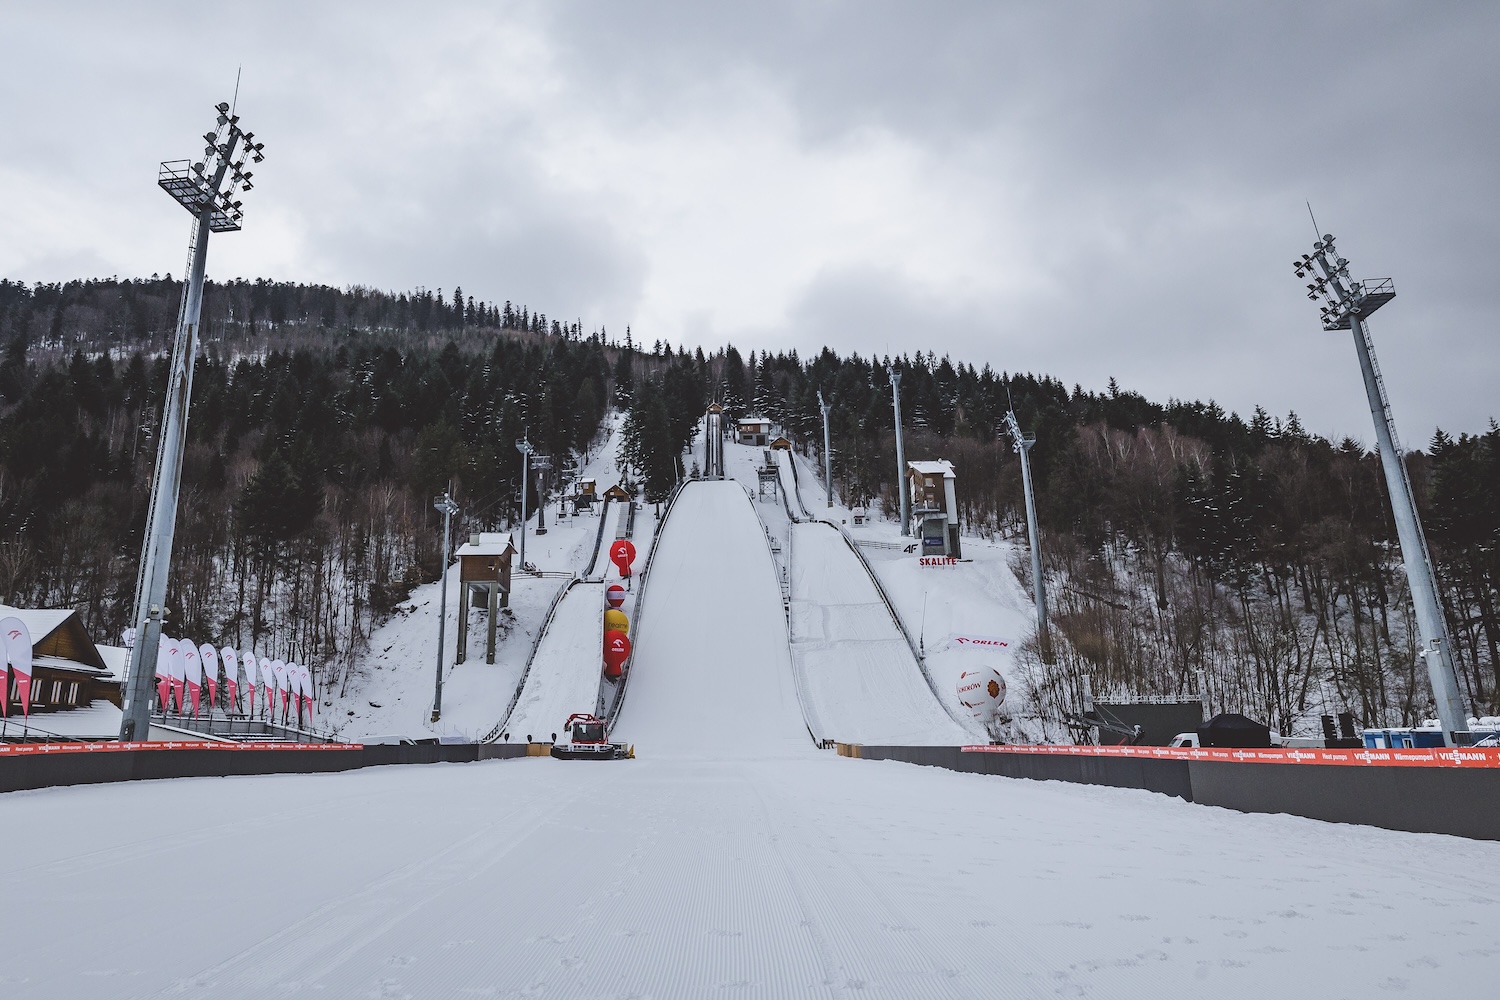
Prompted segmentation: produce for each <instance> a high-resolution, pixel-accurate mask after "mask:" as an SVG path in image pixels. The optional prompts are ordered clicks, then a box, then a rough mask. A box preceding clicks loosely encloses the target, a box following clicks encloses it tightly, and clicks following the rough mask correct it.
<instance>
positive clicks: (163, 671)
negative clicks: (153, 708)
mask: <svg viewBox="0 0 1500 1000" xmlns="http://www.w3.org/2000/svg"><path fill="white" fill-rule="evenodd" d="M170 697H172V657H171V654H170V653H169V651H168V650H167V637H166V636H164V635H163V636H158V637H157V641H156V704H157V705H159V706H160V707H161V710H162V714H163V715H165V714H166V711H167V699H168V698H170Z"/></svg>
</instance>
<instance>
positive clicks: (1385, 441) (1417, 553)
mask: <svg viewBox="0 0 1500 1000" xmlns="http://www.w3.org/2000/svg"><path fill="white" fill-rule="evenodd" d="M1292 267H1293V269H1295V271H1296V272H1297V277H1299V278H1306V277H1311V278H1312V279H1313V280H1312V281H1311V282H1310V283H1309V284H1308V286H1307V297H1308V298H1309V299H1311V300H1312V301H1314V302H1317V301H1319V300H1320V299H1321V300H1322V302H1323V305H1322V306H1320V307H1319V308H1318V313H1319V316H1320V317H1321V318H1322V320H1323V329H1324V330H1328V331H1330V332H1332V331H1334V330H1348V331H1350V332H1351V333H1352V334H1353V335H1354V352H1355V354H1356V355H1358V357H1359V370H1360V373H1361V374H1362V375H1363V376H1364V381H1365V395H1366V397H1367V398H1368V399H1369V402H1370V416H1372V417H1373V418H1374V419H1375V440H1376V441H1377V442H1378V443H1379V446H1380V464H1381V466H1382V467H1383V468H1384V469H1385V485H1386V489H1387V490H1388V491H1389V492H1390V495H1391V513H1392V514H1394V515H1395V518H1396V534H1397V537H1399V538H1400V540H1401V558H1402V560H1403V561H1404V562H1405V564H1406V579H1407V581H1408V583H1410V585H1411V599H1412V605H1413V607H1414V609H1415V611H1416V617H1417V627H1418V628H1419V629H1421V635H1420V636H1419V639H1420V642H1419V644H1418V646H1419V655H1420V656H1421V657H1422V658H1423V659H1424V660H1426V661H1427V674H1428V677H1429V678H1430V679H1431V681H1432V696H1433V699H1434V700H1435V701H1436V702H1437V712H1438V720H1439V721H1440V722H1441V723H1442V726H1443V742H1444V743H1446V744H1447V745H1449V746H1452V745H1453V744H1454V742H1455V738H1454V734H1455V733H1460V732H1466V731H1467V730H1468V728H1469V724H1468V713H1467V712H1465V710H1464V703H1463V695H1462V694H1461V693H1460V689H1459V686H1458V671H1457V670H1456V669H1454V665H1453V649H1452V647H1453V644H1452V642H1451V641H1450V639H1449V637H1448V622H1447V620H1446V619H1445V618H1444V616H1443V605H1442V603H1441V602H1440V601H1439V599H1438V592H1437V578H1436V574H1435V573H1434V572H1433V569H1432V556H1431V555H1430V554H1429V553H1428V551H1427V536H1426V535H1424V534H1423V532H1422V522H1421V520H1419V519H1418V517H1417V505H1416V501H1415V500H1414V499H1413V497H1412V490H1411V479H1410V477H1409V476H1408V475H1407V472H1406V462H1405V461H1404V460H1403V458H1402V454H1401V442H1400V439H1399V438H1397V437H1396V420H1395V418H1394V417H1393V416H1392V415H1391V402H1390V399H1389V397H1388V396H1387V395H1386V392H1385V379H1384V378H1382V377H1381V374H1380V364H1379V362H1377V361H1376V360H1375V342H1374V341H1372V340H1371V339H1370V328H1369V327H1368V326H1367V325H1366V324H1365V320H1367V319H1368V318H1369V317H1370V314H1371V313H1373V312H1374V311H1375V310H1377V309H1379V308H1380V307H1381V306H1383V305H1385V304H1386V303H1387V302H1389V301H1391V299H1394V298H1395V297H1396V289H1395V286H1394V285H1393V284H1392V283H1391V279H1390V278H1379V279H1375V278H1372V279H1368V280H1366V281H1351V280H1350V279H1349V262H1348V261H1347V260H1345V259H1344V258H1343V257H1340V256H1339V255H1338V251H1337V250H1336V249H1334V245H1333V237H1332V236H1327V235H1325V236H1324V237H1323V238H1322V239H1321V240H1318V241H1317V242H1316V243H1314V244H1313V252H1312V253H1310V254H1303V255H1302V257H1301V258H1300V259H1298V260H1295V261H1293V262H1292Z"/></svg>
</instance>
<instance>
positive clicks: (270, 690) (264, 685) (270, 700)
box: [261, 657, 276, 718]
mask: <svg viewBox="0 0 1500 1000" xmlns="http://www.w3.org/2000/svg"><path fill="white" fill-rule="evenodd" d="M261 694H264V696H266V715H267V718H270V717H273V715H275V712H276V670H275V669H273V667H272V658H270V657H261Z"/></svg>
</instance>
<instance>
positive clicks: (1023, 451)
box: [1005, 410, 1052, 663]
mask: <svg viewBox="0 0 1500 1000" xmlns="http://www.w3.org/2000/svg"><path fill="white" fill-rule="evenodd" d="M1005 429H1006V430H1007V431H1008V432H1010V440H1011V443H1012V444H1013V445H1015V447H1016V453H1017V454H1019V455H1020V456H1021V487H1022V488H1023V489H1024V490H1025V492H1026V536H1027V538H1028V539H1030V541H1031V592H1032V595H1033V597H1034V599H1035V601H1036V641H1037V646H1038V651H1039V652H1040V653H1041V654H1042V659H1043V660H1044V661H1045V662H1048V663H1050V662H1052V642H1051V639H1050V638H1049V636H1048V634H1047V585H1046V583H1045V582H1044V581H1043V580H1042V538H1041V534H1040V533H1039V532H1038V530H1037V526H1036V492H1035V491H1034V490H1033V489H1032V487H1031V449H1032V448H1033V447H1034V446H1035V445H1036V435H1035V434H1033V435H1031V436H1029V437H1028V436H1026V435H1024V434H1022V433H1021V424H1020V422H1019V421H1017V420H1016V411H1015V410H1009V411H1007V412H1006V414H1005Z"/></svg>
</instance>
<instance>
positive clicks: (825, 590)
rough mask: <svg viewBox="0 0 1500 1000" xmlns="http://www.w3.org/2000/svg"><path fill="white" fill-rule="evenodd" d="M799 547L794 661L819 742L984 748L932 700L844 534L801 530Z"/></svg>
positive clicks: (977, 735)
mask: <svg viewBox="0 0 1500 1000" xmlns="http://www.w3.org/2000/svg"><path fill="white" fill-rule="evenodd" d="M787 478H790V477H789V476H788V477H787ZM791 539H792V543H791V578H792V656H793V658H794V659H795V660H796V663H797V666H798V668H799V669H800V670H801V672H802V677H803V681H804V684H805V685H806V687H805V690H806V692H807V695H808V702H809V703H810V708H811V711H810V713H809V714H810V716H811V717H812V719H814V720H816V722H815V731H816V733H817V735H818V737H819V738H820V739H833V740H838V741H840V742H843V743H867V744H872V745H901V744H905V745H925V746H939V745H949V746H956V745H962V744H965V743H975V742H983V741H984V740H985V739H986V738H987V737H985V736H983V735H982V733H981V731H977V730H976V731H975V732H972V733H971V732H967V731H965V730H964V729H963V728H961V727H960V726H959V725H958V724H957V723H956V722H954V720H953V718H952V717H950V716H949V715H948V713H947V711H945V710H944V708H943V706H942V705H941V704H940V703H939V702H938V700H937V698H936V697H934V695H933V691H932V688H930V687H929V686H928V685H927V682H926V680H925V679H924V678H923V676H922V669H921V667H920V665H919V664H918V663H917V658H916V657H915V656H914V655H912V651H911V647H910V646H908V645H907V642H906V638H905V637H904V636H903V635H902V634H901V630H900V629H899V628H897V627H896V623H895V621H894V620H893V619H892V618H891V613H890V611H889V610H888V609H887V608H886V606H885V604H884V602H882V601H881V599H880V593H879V591H877V590H876V588H875V584H874V582H873V581H871V579H870V574H869V573H868V572H866V570H865V567H864V565H863V564H862V563H861V562H860V561H859V558H858V557H857V556H856V555H855V554H854V552H853V551H852V550H851V549H850V548H849V544H848V543H847V542H845V541H844V537H843V535H841V534H839V530H838V528H837V527H835V526H833V525H830V524H824V523H822V522H818V521H814V522H808V523H803V524H796V525H793V526H792V530H791ZM816 727H820V728H816Z"/></svg>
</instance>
